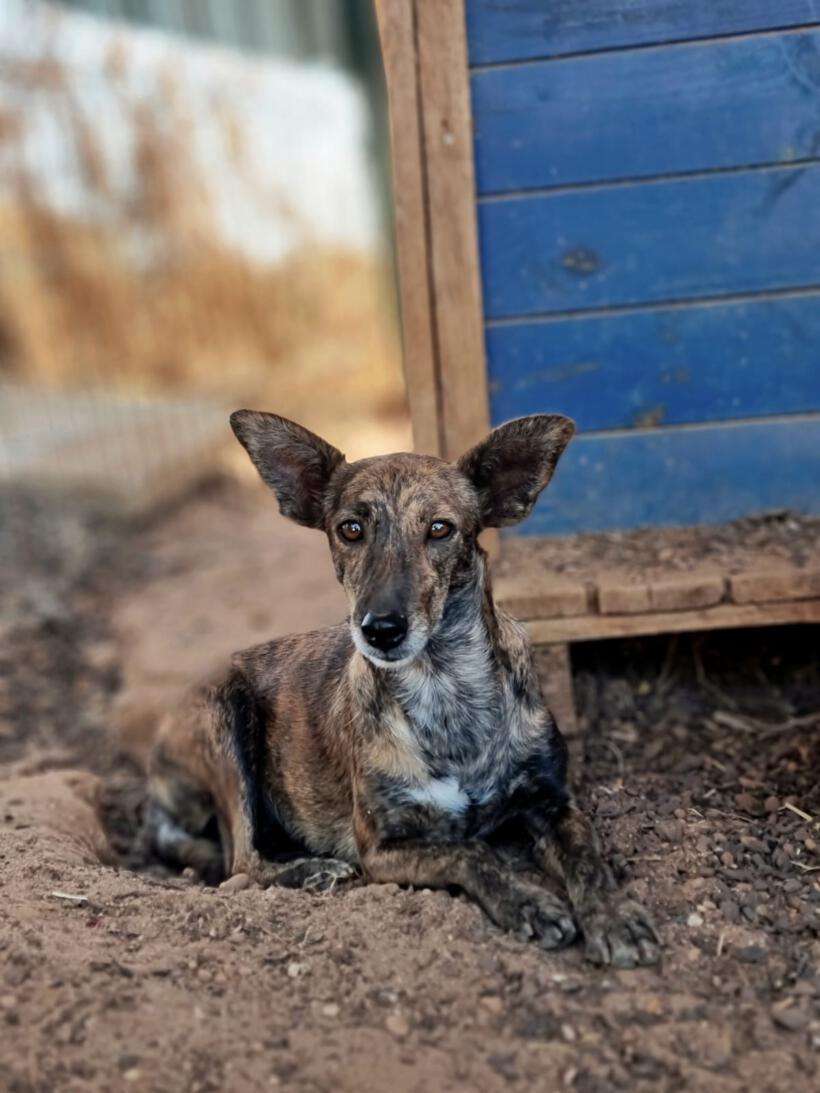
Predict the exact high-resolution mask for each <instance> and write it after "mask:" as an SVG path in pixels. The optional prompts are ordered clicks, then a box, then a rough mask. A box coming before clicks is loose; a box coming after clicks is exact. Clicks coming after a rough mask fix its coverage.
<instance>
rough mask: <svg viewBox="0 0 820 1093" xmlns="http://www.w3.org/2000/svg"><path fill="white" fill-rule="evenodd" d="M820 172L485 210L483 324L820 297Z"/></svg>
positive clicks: (711, 179) (512, 201) (598, 192)
mask: <svg viewBox="0 0 820 1093" xmlns="http://www.w3.org/2000/svg"><path fill="white" fill-rule="evenodd" d="M818 208H820V165H813V166H810V167H804V168H801V169H798V168H785V167H783V168H777V169H773V170H770V171H742V172H738V173H735V174H729V175H711V176H708V177H706V178H693V179H687V180H685V181H663V182H644V183H637V184H635V185H631V186H620V187H615V188H605V187H604V188H596V189H593V190H584V191H578V192H574V193H567V194H548V195H540V196H537V197H523V198H521V197H518V198H509V199H504V200H492V201H488V202H483V203H481V204H480V205H479V223H480V228H481V247H482V255H483V272H484V302H485V307H486V313H487V317H488V318H489V319H500V318H504V317H507V316H513V317H519V316H523V315H529V314H537V313H566V312H572V311H579V310H586V309H589V308H601V307H613V306H618V307H623V306H625V305H629V304H645V303H651V302H658V303H662V302H665V301H670V300H686V299H706V298H713V297H719V296H722V295H729V294H741V293H750V292H767V291H772V290H774V289H787V288H799V287H806V288H810V287H814V288H817V287H820V266H818V262H817V231H816V225H817V209H818Z"/></svg>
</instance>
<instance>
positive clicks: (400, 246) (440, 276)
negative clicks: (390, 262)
mask: <svg viewBox="0 0 820 1093" xmlns="http://www.w3.org/2000/svg"><path fill="white" fill-rule="evenodd" d="M376 14H377V17H378V23H379V35H380V38H381V43H382V55H383V58H384V70H385V78H386V81H387V93H388V103H389V110H390V137H391V148H392V162H393V186H394V199H395V209H396V244H397V251H398V263H399V281H400V286H399V287H400V292H399V295H400V299H401V310H402V328H403V335H404V368H405V376H406V380H407V390H408V399H409V403H410V415H411V418H412V422H413V440H414V445H415V448H416V450H417V451H422V452H427V453H430V454H434V455H440V456H442V457H444V458H445V459H454V458H456V457H457V456H458V455H460V454H461V453H462V452H463V451H465V450H466V449H467V448H469V447H470V446H471V445H472V444H474V443H476V441H478V440H480V439H481V437H482V436H483V435H484V434H485V433H486V432H487V430H488V428H489V406H488V395H487V370H486V361H485V354H484V318H483V308H482V300H481V278H480V269H479V253H478V229H477V225H476V208H475V173H474V166H473V132H472V117H471V111H470V87H469V79H468V72H467V41H466V32H465V20H464V0H377V2H376Z"/></svg>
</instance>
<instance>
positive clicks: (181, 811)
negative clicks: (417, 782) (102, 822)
mask: <svg viewBox="0 0 820 1093" xmlns="http://www.w3.org/2000/svg"><path fill="white" fill-rule="evenodd" d="M264 731H265V726H264V722H263V719H262V718H261V717H260V715H259V711H258V710H257V707H256V702H255V699H254V696H253V693H252V692H251V690H250V688H249V687H248V686H247V684H246V682H245V680H244V679H243V677H242V676H241V674H240V673H238V672H233V673H231V674H230V675H229V676H228V678H227V679H226V680H225V682H224V683H223V684H221V685H220V686H217V687H206V688H203V689H202V690H201V691H200V692H199V694H198V695H197V696H195V698H194V699H193V700H192V701H191V702H189V704H188V705H187V706H186V707H185V708H183V710H182V711H180V712H179V713H178V714H177V715H175V716H174V717H172V718H169V719H168V721H167V722H166V723H165V725H164V726H163V727H162V730H161V732H160V738H159V740H158V743H157V746H156V747H155V749H154V752H153V754H152V756H151V763H150V775H151V777H150V790H149V794H150V801H149V805H148V811H147V821H148V824H147V826H148V829H149V834H150V838H151V842H152V845H153V848H154V850H155V851H156V852H157V853H158V854H159V856H160V857H162V858H163V859H164V860H166V861H168V862H171V863H173V864H175V865H179V866H183V867H185V866H190V867H192V868H194V869H196V871H197V872H198V873H199V874H200V875H201V876H202V878H203V880H205V881H206V882H210V883H214V882H218V881H219V880H221V879H223V878H224V877H227V876H234V875H235V874H237V873H245V874H247V875H248V876H249V877H250V878H251V880H253V881H254V882H256V883H257V884H260V885H262V886H263V887H268V886H271V885H280V886H283V887H288V888H311V889H313V890H315V891H321V890H327V889H330V888H333V887H335V886H336V884H338V883H340V882H341V881H346V880H350V879H353V878H354V877H355V876H357V871H356V869H355V868H354V867H353V866H352V865H350V864H349V863H347V862H345V861H340V860H338V859H335V858H310V857H302V856H300V854H303V853H304V847H301V846H299V845H298V844H297V843H294V842H293V840H291V839H290V838H289V836H288V834H287V832H286V831H285V830H284V828H283V827H282V826H281V824H280V823H279V822H278V821H277V819H276V817H275V816H274V814H273V809H272V807H271V805H270V802H269V800H268V797H267V793H266V791H265V777H266V772H265V758H264V744H265V741H264ZM206 787H207V788H206ZM270 859H273V860H270ZM284 859H287V860H284Z"/></svg>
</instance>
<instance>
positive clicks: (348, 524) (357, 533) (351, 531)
mask: <svg viewBox="0 0 820 1093" xmlns="http://www.w3.org/2000/svg"><path fill="white" fill-rule="evenodd" d="M339 534H340V535H341V537H342V538H343V539H347V541H348V543H356V542H358V541H359V539H361V538H362V536H363V535H364V528H363V527H362V525H361V524H360V523H359V521H358V520H345V522H344V523H343V524H339Z"/></svg>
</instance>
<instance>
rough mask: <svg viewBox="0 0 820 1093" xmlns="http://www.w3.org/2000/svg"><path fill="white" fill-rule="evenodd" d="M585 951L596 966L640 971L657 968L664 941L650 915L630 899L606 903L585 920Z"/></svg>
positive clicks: (611, 900)
mask: <svg viewBox="0 0 820 1093" xmlns="http://www.w3.org/2000/svg"><path fill="white" fill-rule="evenodd" d="M581 928H582V930H583V933H584V951H585V953H586V958H587V960H590V961H592V963H593V964H610V965H612V966H613V967H615V968H636V967H638V966H639V965H641V964H657V962H658V960H659V959H660V939H659V938H658V935H657V933H656V931H655V927H654V926H653V924H652V919H651V918H650V917H649V914H648V912H647V911H646V910H645V909H644V908H643V907H641V905H640V904H639V903H635V902H634V901H633V900H629V899H620V900H619V899H617V898H615V899H606V900H605V901H602V902H601V903H600V904H598V905H597V906H596V907H594V908H593V909H592V910H591V911H590V912H589V913H587V914H585V915H584V916H583V917H582V919H581Z"/></svg>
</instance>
